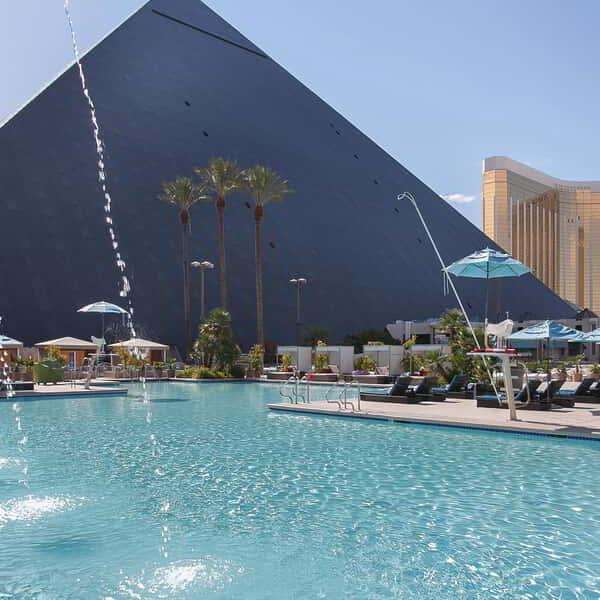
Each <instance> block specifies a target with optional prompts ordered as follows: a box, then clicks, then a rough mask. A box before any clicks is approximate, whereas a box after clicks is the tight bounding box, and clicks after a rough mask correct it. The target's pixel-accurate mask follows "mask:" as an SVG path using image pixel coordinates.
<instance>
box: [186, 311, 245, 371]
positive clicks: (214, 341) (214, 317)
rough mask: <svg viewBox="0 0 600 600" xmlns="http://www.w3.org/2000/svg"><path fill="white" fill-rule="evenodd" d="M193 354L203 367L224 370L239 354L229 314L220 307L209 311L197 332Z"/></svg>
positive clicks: (229, 366)
mask: <svg viewBox="0 0 600 600" xmlns="http://www.w3.org/2000/svg"><path fill="white" fill-rule="evenodd" d="M193 355H194V357H195V358H197V359H199V360H200V361H201V362H202V364H203V365H204V366H205V367H212V368H215V369H217V370H221V371H226V370H228V369H230V368H231V366H232V365H233V364H234V363H235V361H236V360H237V359H238V358H239V356H240V348H239V346H238V345H237V344H236V343H235V342H234V340H233V333H232V331H231V315H230V314H229V313H228V312H227V311H226V310H223V309H222V308H215V309H213V310H211V311H210V314H209V315H208V318H207V319H206V321H204V322H203V323H202V324H201V325H200V327H199V332H198V339H197V340H196V343H195V344H194V351H193Z"/></svg>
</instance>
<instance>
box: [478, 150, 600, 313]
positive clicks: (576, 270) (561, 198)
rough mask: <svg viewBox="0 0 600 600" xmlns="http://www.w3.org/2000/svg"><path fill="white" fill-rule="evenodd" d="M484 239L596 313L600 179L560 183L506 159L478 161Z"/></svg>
mask: <svg viewBox="0 0 600 600" xmlns="http://www.w3.org/2000/svg"><path fill="white" fill-rule="evenodd" d="M482 200H483V202H482V206H483V228H484V231H485V233H486V234H487V235H488V237H490V238H492V239H493V240H494V241H495V242H496V243H497V244H498V245H500V246H501V247H502V248H504V249H505V250H506V252H509V253H510V254H512V256H514V257H515V258H517V259H518V260H520V261H521V262H523V263H525V264H526V265H528V266H529V267H531V268H532V269H533V270H534V273H535V275H536V276H537V277H538V278H539V279H541V280H542V281H543V282H544V283H545V284H546V285H547V286H548V287H550V288H552V289H553V290H554V291H555V292H556V293H557V294H559V295H560V296H562V297H563V298H565V299H566V300H568V301H570V302H573V303H575V304H576V305H577V306H579V307H582V308H583V307H587V308H591V309H592V310H593V311H595V312H600V181H563V180H561V179H556V178H555V177H550V176H549V175H546V174H545V173H542V172H541V171H537V170H536V169H532V168H531V167H528V166H527V165H524V164H523V163H520V162H517V161H515V160H512V159H510V158H508V157H505V156H493V157H490V158H486V159H485V160H484V161H483V176H482Z"/></svg>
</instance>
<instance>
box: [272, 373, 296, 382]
mask: <svg viewBox="0 0 600 600" xmlns="http://www.w3.org/2000/svg"><path fill="white" fill-rule="evenodd" d="M293 376H294V373H293V372H292V371H267V379H271V380H275V381H287V380H288V379H289V378H290V377H293Z"/></svg>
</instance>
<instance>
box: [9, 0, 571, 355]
mask: <svg viewBox="0 0 600 600" xmlns="http://www.w3.org/2000/svg"><path fill="white" fill-rule="evenodd" d="M83 64H84V68H85V70H86V74H87V80H88V85H89V88H90V91H91V93H92V95H93V97H94V100H95V103H96V107H97V113H98V118H99V120H100V123H101V126H102V127H103V135H104V138H105V142H106V148H107V168H108V172H109V175H110V177H111V188H112V192H113V200H114V214H115V220H116V223H117V227H118V230H119V235H120V241H121V250H122V252H123V255H124V258H126V260H127V262H128V265H129V267H130V273H131V279H132V285H133V289H134V305H135V307H136V311H137V321H138V324H139V325H140V329H141V331H142V332H143V333H144V334H145V335H147V336H149V337H152V338H156V339H159V340H162V341H164V342H168V343H180V342H181V341H182V337H183V324H182V291H181V273H180V268H179V248H180V246H179V228H178V227H179V226H178V222H177V215H176V212H175V211H174V210H173V209H172V208H171V207H169V206H167V205H165V204H162V203H160V202H158V201H157V195H158V193H159V191H160V187H161V182H163V181H165V180H169V179H172V178H174V177H175V176H176V175H189V174H191V173H192V169H193V167H194V166H197V165H203V164H205V163H206V162H207V160H208V159H209V158H210V157H213V156H225V157H228V158H233V159H236V160H238V161H239V163H240V164H241V165H244V166H246V165H248V166H249V165H253V164H255V163H261V164H265V165H267V166H271V167H272V168H274V169H276V170H277V171H278V172H279V173H280V174H281V175H282V176H283V177H285V178H286V179H288V180H289V181H290V184H291V186H292V187H293V189H294V194H293V195H291V196H289V197H288V198H287V199H286V201H285V202H284V203H281V204H275V205H272V206H267V208H266V211H265V212H266V214H265V221H264V288H265V320H266V337H267V340H275V341H278V342H291V341H292V340H293V339H294V331H295V328H294V322H295V296H294V293H293V290H292V289H291V286H290V285H289V283H288V280H289V278H290V277H291V276H295V275H298V276H304V277H307V278H308V280H309V284H308V286H307V288H306V290H305V295H304V311H303V312H304V315H303V317H304V318H303V321H304V323H305V324H306V325H307V326H308V325H314V326H322V327H324V328H326V329H327V330H328V331H329V332H330V335H331V337H332V338H334V339H335V338H341V337H342V336H343V335H344V334H346V333H350V332H353V331H356V330H360V329H364V328H367V327H376V328H383V327H384V326H385V324H386V323H388V322H391V321H394V320H396V319H399V318H402V319H422V318H428V317H432V316H437V315H439V314H440V313H441V312H442V311H443V310H444V309H445V308H447V307H449V306H454V305H455V302H454V299H453V298H452V297H451V296H444V294H443V286H442V279H441V276H440V267H439V264H438V263H437V262H436V259H435V255H434V253H433V251H432V248H431V247H430V245H429V243H428V241H427V239H426V236H425V234H424V231H423V229H422V227H421V225H420V224H419V222H418V221H417V216H416V214H415V211H414V209H413V207H412V206H411V205H410V204H408V203H399V202H398V201H397V200H396V199H395V198H396V196H397V194H398V193H399V192H402V191H405V190H407V191H411V192H412V193H413V194H414V195H415V196H416V198H417V200H418V202H419V204H420V207H421V209H422V211H423V213H424V216H425V218H426V220H427V221H428V223H429V225H430V228H431V230H432V233H433V236H434V237H435V239H436V240H437V242H438V245H439V247H440V251H441V253H442V255H443V256H444V258H445V259H446V260H447V261H448V262H450V261H452V260H455V259H457V258H459V257H462V256H464V255H465V254H468V253H470V252H472V251H474V250H476V249H480V248H483V247H485V246H487V245H493V244H492V243H491V242H490V241H489V240H488V239H487V238H486V237H485V236H484V235H483V233H481V232H480V231H479V230H478V229H477V228H475V227H474V226H473V225H472V224H471V223H469V222H468V221H467V220H465V219H464V218H463V217H462V216H461V215H460V214H458V213H457V212H456V211H455V210H454V209H453V208H452V207H450V206H449V205H448V204H447V203H446V202H444V201H443V200H442V199H441V198H440V197H439V196H437V195H436V194H435V193H434V192H433V191H432V190H431V189H429V188H428V187H427V186H426V185H425V184H423V183H422V182H421V181H419V180H418V179H417V178H416V177H414V176H413V175H412V174H411V173H409V172H408V171H407V170H406V169H405V168H404V167H403V166H402V165H400V164H398V162H396V161H395V160H394V159H393V158H391V157H390V156H389V155H388V154H386V153H385V152H384V151H383V150H382V149H381V148H379V147H378V146H377V145H376V144H375V143H374V142H372V141H371V140H370V139H369V138H367V137H366V136H365V135H364V134H362V133H361V132H360V131H359V130H357V129H356V128H355V127H354V126H353V125H352V124H351V123H349V122H348V121H347V120H346V119H344V118H343V117H342V116H340V115H339V114H338V113H337V112H336V111H335V110H333V109H332V108H331V107H329V106H328V105H327V104H325V102H323V101H322V100H320V99H319V98H318V97H317V96H316V95H315V94H314V93H312V92H311V91H310V90H309V89H307V88H306V87H305V86H303V85H302V84H301V83H300V82H298V81H297V80H296V79H294V77H293V76H291V75H290V74H289V73H287V72H286V71H285V70H284V69H283V68H281V67H280V66H279V65H278V64H276V63H275V62H274V61H273V60H272V59H271V58H269V57H268V56H267V55H266V54H265V53H264V52H263V51H262V50H260V48H257V47H256V46H255V45H254V44H252V42H250V41H249V40H247V39H246V38H245V37H243V36H242V35H241V34H240V33H239V32H238V31H236V30H235V29H234V28H233V27H231V26H230V25H229V24H228V23H226V22H225V21H224V20H222V19H221V18H220V17H218V16H217V15H216V14H215V13H214V12H212V11H211V10H210V9H209V8H207V7H206V6H205V5H204V4H202V2H200V1H199V0H152V1H151V2H149V3H148V4H146V5H145V6H144V7H143V8H142V9H140V10H139V11H138V12H137V13H136V14H135V15H134V16H132V17H131V18H130V19H128V20H127V21H126V22H125V23H124V24H123V25H121V26H120V27H119V28H118V29H117V30H116V31H115V32H113V33H112V34H111V35H110V36H108V37H107V38H106V39H104V40H103V41H102V42H101V43H100V44H99V45H98V46H96V47H95V48H94V49H93V50H92V51H91V52H89V53H88V54H87V55H86V56H85V58H84V60H83ZM247 200H248V202H246V201H247ZM192 228H193V236H194V240H193V255H194V257H197V258H200V259H209V260H213V261H216V258H217V256H216V251H217V240H216V231H217V228H216V217H215V211H214V208H212V207H211V206H199V207H197V208H195V209H194V210H193V212H192ZM226 231H227V252H228V274H229V291H230V309H231V311H232V314H233V316H234V319H235V331H236V333H237V335H238V337H239V338H240V340H241V342H242V343H243V344H244V345H247V344H249V343H251V342H252V341H253V340H254V332H255V295H254V263H253V213H252V211H251V210H250V202H249V199H246V198H244V197H243V196H240V197H237V198H236V197H232V198H231V199H230V200H229V202H228V205H227V212H226ZM0 257H1V259H0V315H3V316H4V332H5V333H10V335H12V336H15V337H18V338H20V339H23V340H24V341H26V342H27V343H33V342H36V341H39V340H41V339H48V338H52V337H58V336H63V335H77V336H83V337H88V336H89V335H90V333H94V332H95V326H96V325H97V323H96V322H95V321H93V318H92V317H90V316H88V315H78V314H76V312H75V310H76V309H77V308H78V307H80V306H82V305H84V304H87V303H89V302H92V301H95V300H99V299H106V300H110V301H117V302H118V300H119V298H118V294H117V281H118V277H117V273H116V269H115V265H114V259H113V254H112V250H111V248H110V245H109V242H108V239H107V233H106V229H105V224H104V214H103V198H102V195H101V193H100V191H99V189H98V185H97V177H96V155H95V145H94V143H93V139H92V137H91V132H90V117H89V113H88V110H87V106H86V103H85V101H84V99H83V97H82V94H81V89H80V83H79V80H78V77H77V72H76V70H75V68H71V69H69V70H68V71H66V72H65V73H64V74H62V75H61V76H60V77H59V78H58V79H57V80H56V81H54V82H53V83H52V84H51V85H50V86H49V87H48V88H46V89H45V90H44V91H43V92H42V93H41V94H40V95H39V96H37V97H36V98H35V99H34V100H33V101H31V102H30V103H29V104H28V105H27V106H26V107H25V108H24V109H23V110H21V111H20V112H19V113H18V114H17V115H16V116H14V117H13V118H12V119H10V120H9V121H8V122H7V123H6V124H5V125H4V126H3V127H2V128H1V129H0ZM458 285H459V289H460V291H461V293H462V295H463V297H464V300H465V302H466V304H467V305H468V307H469V309H470V310H471V312H472V313H473V315H481V314H482V305H483V302H484V286H483V285H482V283H481V282H479V281H470V280H461V281H460V282H459V283H458ZM501 285H502V290H501V293H500V294H494V296H495V297H498V298H500V299H501V304H499V306H498V307H497V309H498V310H502V311H505V310H508V311H510V314H511V316H513V317H514V318H537V317H539V318H557V317H563V316H570V315H571V314H572V313H573V310H572V309H571V308H570V307H569V306H568V305H567V304H566V303H564V302H563V301H562V300H561V299H560V298H558V297H557V296H556V295H555V294H554V293H553V292H551V291H550V290H548V289H547V288H546V287H544V286H543V285H542V284H541V283H540V282H539V281H538V280H537V279H535V278H534V277H533V276H526V277H522V278H520V279H518V280H505V281H503V282H502V284H501ZM197 287H198V286H196V288H197ZM195 292H196V295H195V296H194V302H195V307H198V304H199V298H198V290H197V289H196V290H195ZM217 299H218V290H217V277H216V273H212V274H209V276H208V298H207V304H208V306H215V305H216V303H217V302H218V300H217ZM492 312H493V311H492ZM196 316H197V313H196Z"/></svg>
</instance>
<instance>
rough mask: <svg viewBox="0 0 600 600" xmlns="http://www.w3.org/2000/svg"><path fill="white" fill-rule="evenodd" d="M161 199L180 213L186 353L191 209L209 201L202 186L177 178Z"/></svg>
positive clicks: (166, 186)
mask: <svg viewBox="0 0 600 600" xmlns="http://www.w3.org/2000/svg"><path fill="white" fill-rule="evenodd" d="M162 188H163V189H162V194H161V195H160V196H159V199H160V200H162V201H163V202H168V203H169V204H172V205H173V206H175V207H176V208H177V210H178V211H179V223H180V224H181V261H182V263H181V264H182V267H183V317H184V325H185V341H186V349H185V350H186V353H187V352H189V350H190V349H191V347H192V318H191V286H190V239H191V235H192V228H191V221H190V209H191V208H192V206H194V204H196V203H197V202H205V201H208V196H206V195H205V193H204V188H203V187H202V186H199V185H196V184H195V183H194V182H193V181H192V180H191V179H190V178H189V177H177V178H176V179H175V180H173V181H168V182H166V183H163V186H162Z"/></svg>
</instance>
